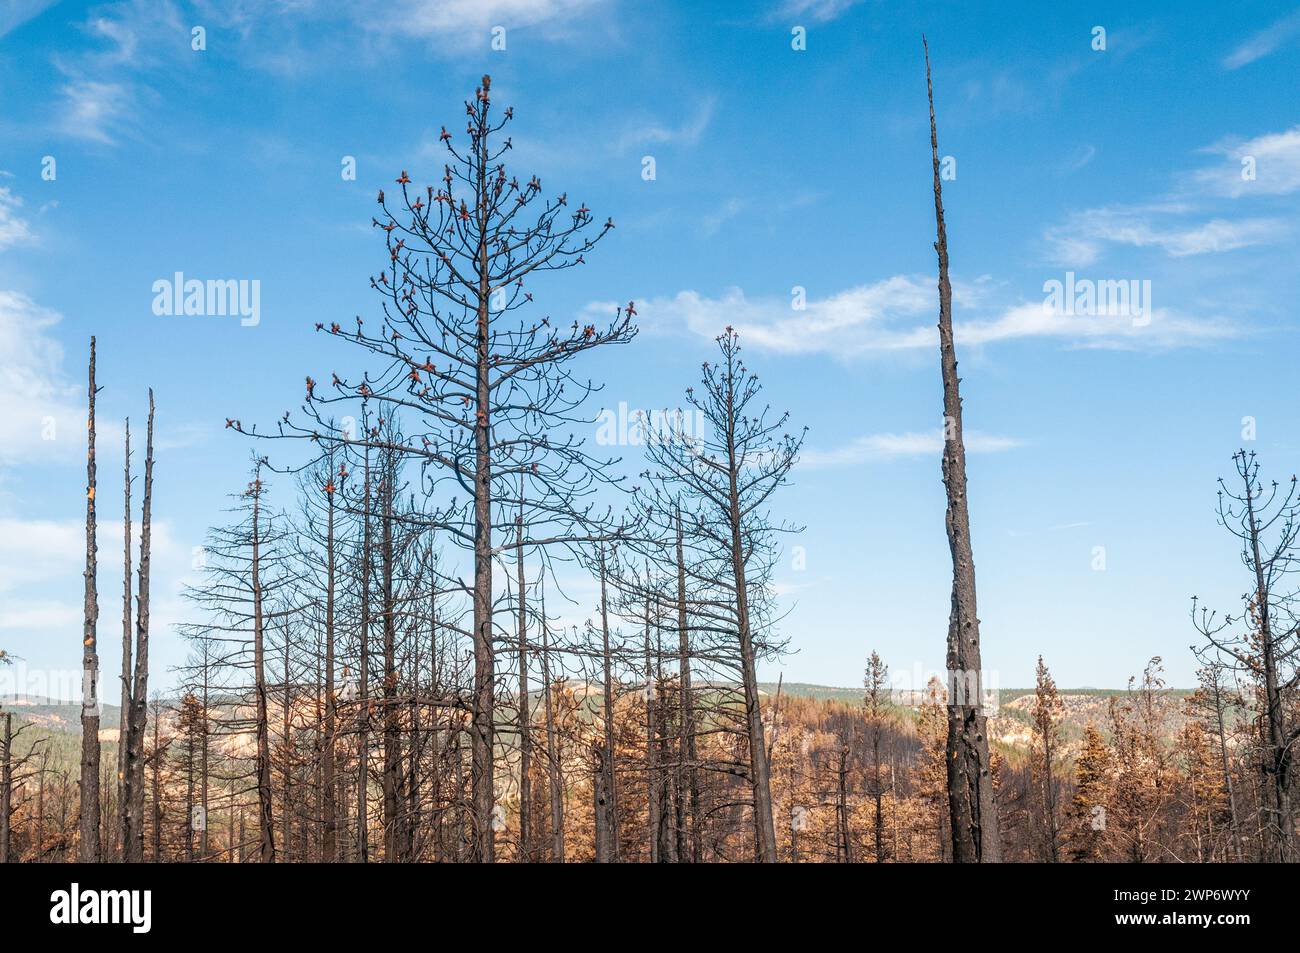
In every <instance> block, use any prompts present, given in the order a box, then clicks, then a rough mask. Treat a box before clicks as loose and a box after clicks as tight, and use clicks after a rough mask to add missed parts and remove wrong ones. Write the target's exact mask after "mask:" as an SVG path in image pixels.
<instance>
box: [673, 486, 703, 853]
mask: <svg viewBox="0 0 1300 953" xmlns="http://www.w3.org/2000/svg"><path fill="white" fill-rule="evenodd" d="M676 518H677V519H676V522H677V651H678V656H677V666H678V681H679V685H678V694H679V698H678V704H679V707H680V709H681V710H680V712H679V715H678V720H679V724H678V726H677V727H678V746H677V759H678V766H677V773H678V778H677V857H678V859H679V860H680V861H681V862H682V863H688V862H689V863H697V864H698V863H699V862H700V859H701V857H700V855H701V847H700V835H699V827H698V823H699V821H698V818H699V812H700V788H699V774H698V772H697V771H696V767H695V705H694V697H693V696H694V692H693V691H692V688H691V634H690V628H689V625H688V616H687V611H686V552H685V540H684V535H685V533H684V530H683V527H682V509H681V507H680V506H679V507H677V512H676Z"/></svg>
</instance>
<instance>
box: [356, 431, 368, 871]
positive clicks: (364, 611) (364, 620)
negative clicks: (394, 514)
mask: <svg viewBox="0 0 1300 953" xmlns="http://www.w3.org/2000/svg"><path fill="white" fill-rule="evenodd" d="M363 495H364V497H365V500H364V503H363V504H362V513H363V516H362V526H363V528H362V532H361V663H360V669H361V670H360V671H359V672H358V673H357V681H358V682H359V683H360V684H359V691H358V693H357V694H358V697H359V698H360V714H359V715H358V716H357V717H358V719H359V723H358V725H357V862H358V863H362V864H364V863H368V862H369V860H370V830H369V824H370V809H369V807H368V806H367V804H366V801H367V795H368V793H369V787H370V447H369V446H367V447H366V457H365V477H364V489H363Z"/></svg>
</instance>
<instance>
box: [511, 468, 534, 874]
mask: <svg viewBox="0 0 1300 953" xmlns="http://www.w3.org/2000/svg"><path fill="white" fill-rule="evenodd" d="M519 487H520V489H519V499H520V504H519V516H518V517H517V518H516V519H515V540H516V543H517V544H518V545H517V546H516V548H515V585H516V587H517V588H518V590H519V859H520V860H522V861H523V862H525V863H527V862H528V861H529V860H531V859H532V847H533V832H532V814H533V779H532V770H533V735H532V727H533V726H532V706H531V704H530V703H529V700H528V618H527V615H526V612H527V600H526V593H525V585H526V580H525V578H524V547H523V539H524V508H523V477H520V479H519Z"/></svg>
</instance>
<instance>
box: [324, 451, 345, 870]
mask: <svg viewBox="0 0 1300 953" xmlns="http://www.w3.org/2000/svg"><path fill="white" fill-rule="evenodd" d="M329 467H330V475H329V478H328V482H327V483H326V485H325V506H326V517H325V520H326V522H325V741H324V744H323V745H322V748H323V752H322V760H323V762H324V763H323V764H322V765H321V808H322V810H321V813H322V817H321V827H322V830H321V854H322V855H323V856H322V858H321V859H322V860H323V861H324V862H325V863H327V864H332V863H334V862H335V861H336V860H338V802H337V800H336V791H335V783H336V782H335V780H334V756H335V755H334V745H335V735H336V732H337V719H338V710H337V707H336V700H335V697H334V585H335V582H334V573H335V564H334V494H335V492H336V491H337V487H336V486H335V485H334V479H335V477H334V457H333V455H332V454H331V455H330V458H329ZM340 479H341V478H340Z"/></svg>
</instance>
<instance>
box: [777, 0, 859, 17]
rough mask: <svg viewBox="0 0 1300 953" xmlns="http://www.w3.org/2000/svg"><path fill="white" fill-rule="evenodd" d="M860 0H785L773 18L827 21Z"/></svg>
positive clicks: (855, 4)
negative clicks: (801, 18)
mask: <svg viewBox="0 0 1300 953" xmlns="http://www.w3.org/2000/svg"><path fill="white" fill-rule="evenodd" d="M861 2H862V0H785V2H784V3H782V4H781V5H780V6H778V7H777V8H776V11H775V12H774V13H773V19H788V18H789V17H803V18H806V19H808V20H811V21H812V22H813V23H828V22H830V21H831V20H834V19H836V18H837V17H839V16H842V15H843V14H845V13H847V12H848V11H849V10H851V9H853V8H854V7H856V6H857V5H858V4H859V3H861Z"/></svg>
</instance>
